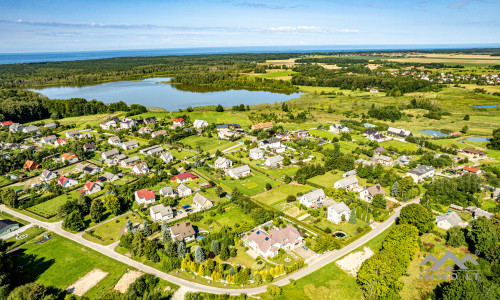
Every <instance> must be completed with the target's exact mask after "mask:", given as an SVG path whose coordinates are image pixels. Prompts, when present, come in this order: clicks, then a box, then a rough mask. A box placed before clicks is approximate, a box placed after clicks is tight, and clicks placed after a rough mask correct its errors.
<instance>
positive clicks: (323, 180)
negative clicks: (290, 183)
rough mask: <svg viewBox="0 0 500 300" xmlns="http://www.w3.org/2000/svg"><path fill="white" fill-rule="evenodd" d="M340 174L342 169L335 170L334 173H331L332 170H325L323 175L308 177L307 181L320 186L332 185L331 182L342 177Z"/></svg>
mask: <svg viewBox="0 0 500 300" xmlns="http://www.w3.org/2000/svg"><path fill="white" fill-rule="evenodd" d="M342 174H343V172H342V171H337V173H335V174H333V173H332V172H327V173H325V174H324V175H318V176H315V177H313V178H311V179H309V181H310V182H312V183H314V184H317V185H320V186H322V187H333V184H334V183H335V182H336V181H338V180H340V179H342V178H343V177H342Z"/></svg>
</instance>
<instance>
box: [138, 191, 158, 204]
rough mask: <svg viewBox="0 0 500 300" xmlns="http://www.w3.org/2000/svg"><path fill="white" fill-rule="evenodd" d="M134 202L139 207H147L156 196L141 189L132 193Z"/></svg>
mask: <svg viewBox="0 0 500 300" xmlns="http://www.w3.org/2000/svg"><path fill="white" fill-rule="evenodd" d="M134 196H135V202H137V203H138V204H140V205H148V204H151V203H154V202H155V201H156V195H155V193H154V192H153V191H152V190H148V189H142V190H138V191H136V192H135V193H134Z"/></svg>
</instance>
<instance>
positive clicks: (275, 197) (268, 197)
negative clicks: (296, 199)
mask: <svg viewBox="0 0 500 300" xmlns="http://www.w3.org/2000/svg"><path fill="white" fill-rule="evenodd" d="M312 189H314V188H313V187H312V186H309V185H300V186H296V185H289V184H284V185H282V186H279V187H277V188H275V189H272V190H270V191H268V192H266V193H263V194H260V195H258V196H257V197H255V200H257V201H260V202H262V203H265V204H267V205H273V204H276V203H278V202H281V201H284V200H286V197H287V196H288V195H293V196H296V195H297V193H307V192H310V191H311V190H312Z"/></svg>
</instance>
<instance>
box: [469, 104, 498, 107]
mask: <svg viewBox="0 0 500 300" xmlns="http://www.w3.org/2000/svg"><path fill="white" fill-rule="evenodd" d="M497 106H498V104H485V105H474V107H483V108H495V107H497Z"/></svg>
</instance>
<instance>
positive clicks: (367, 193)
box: [359, 183, 385, 203]
mask: <svg viewBox="0 0 500 300" xmlns="http://www.w3.org/2000/svg"><path fill="white" fill-rule="evenodd" d="M378 194H382V195H383V196H384V197H385V191H384V189H383V188H382V186H381V185H380V184H378V183H377V184H376V185H374V186H371V187H367V188H365V189H364V190H362V191H361V192H360V193H359V198H361V200H364V201H367V202H370V203H371V202H372V200H373V197H375V195H378Z"/></svg>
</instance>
